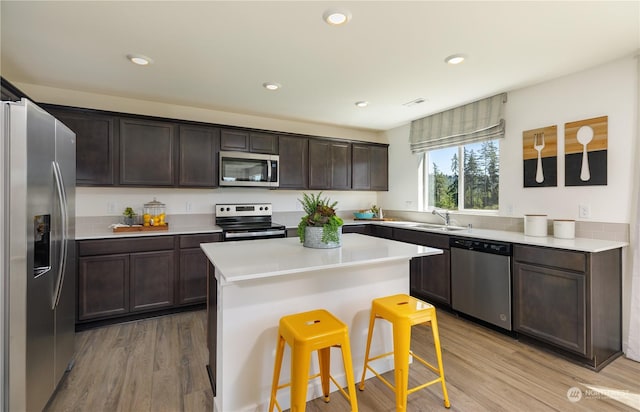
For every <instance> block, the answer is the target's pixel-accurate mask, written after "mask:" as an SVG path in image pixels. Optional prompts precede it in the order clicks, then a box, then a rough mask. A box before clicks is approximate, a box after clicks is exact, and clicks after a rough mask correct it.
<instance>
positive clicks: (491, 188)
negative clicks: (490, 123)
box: [421, 140, 500, 210]
mask: <svg viewBox="0 0 640 412" xmlns="http://www.w3.org/2000/svg"><path fill="white" fill-rule="evenodd" d="M425 163H426V164H428V168H426V170H425V168H424V165H425ZM421 168H422V173H424V174H423V176H424V179H423V181H424V184H425V186H426V187H424V191H423V193H424V194H425V199H424V203H423V204H424V206H426V207H425V209H428V208H438V209H449V210H463V209H466V210H498V205H499V202H498V200H499V199H498V189H499V182H500V162H499V145H498V141H497V140H489V141H485V142H478V143H471V144H466V145H461V146H457V147H447V148H443V149H436V150H431V151H429V152H427V153H425V154H424V157H423V159H422V164H421ZM459 205H462V207H459Z"/></svg>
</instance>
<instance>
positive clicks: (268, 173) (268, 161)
mask: <svg viewBox="0 0 640 412" xmlns="http://www.w3.org/2000/svg"><path fill="white" fill-rule="evenodd" d="M270 181H271V160H267V182H270Z"/></svg>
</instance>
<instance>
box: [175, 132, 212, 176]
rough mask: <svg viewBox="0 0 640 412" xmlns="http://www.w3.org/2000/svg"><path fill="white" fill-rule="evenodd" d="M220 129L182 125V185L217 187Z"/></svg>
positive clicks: (180, 174)
mask: <svg viewBox="0 0 640 412" xmlns="http://www.w3.org/2000/svg"><path fill="white" fill-rule="evenodd" d="M219 144H220V130H219V129H216V128H212V127H197V126H180V151H179V153H180V173H179V176H178V185H179V186H182V187H217V186H218V152H219V150H220V149H219Z"/></svg>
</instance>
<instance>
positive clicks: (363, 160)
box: [351, 143, 371, 190]
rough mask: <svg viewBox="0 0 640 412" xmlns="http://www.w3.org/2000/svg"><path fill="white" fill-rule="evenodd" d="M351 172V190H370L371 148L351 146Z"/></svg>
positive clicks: (359, 145)
mask: <svg viewBox="0 0 640 412" xmlns="http://www.w3.org/2000/svg"><path fill="white" fill-rule="evenodd" d="M352 150H353V157H352V165H351V167H352V169H351V170H352V172H353V186H352V187H353V189H356V190H369V189H371V146H369V145H364V144H355V143H354V144H353V147H352Z"/></svg>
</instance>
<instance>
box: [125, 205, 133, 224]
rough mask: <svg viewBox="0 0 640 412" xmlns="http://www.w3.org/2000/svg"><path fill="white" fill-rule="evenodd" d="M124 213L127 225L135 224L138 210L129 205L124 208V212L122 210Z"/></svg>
mask: <svg viewBox="0 0 640 412" xmlns="http://www.w3.org/2000/svg"><path fill="white" fill-rule="evenodd" d="M122 215H123V216H124V224H125V225H129V226H131V225H133V218H134V217H135V216H136V212H134V211H133V208H131V207H128V206H127V207H126V208H125V209H124V212H122Z"/></svg>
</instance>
